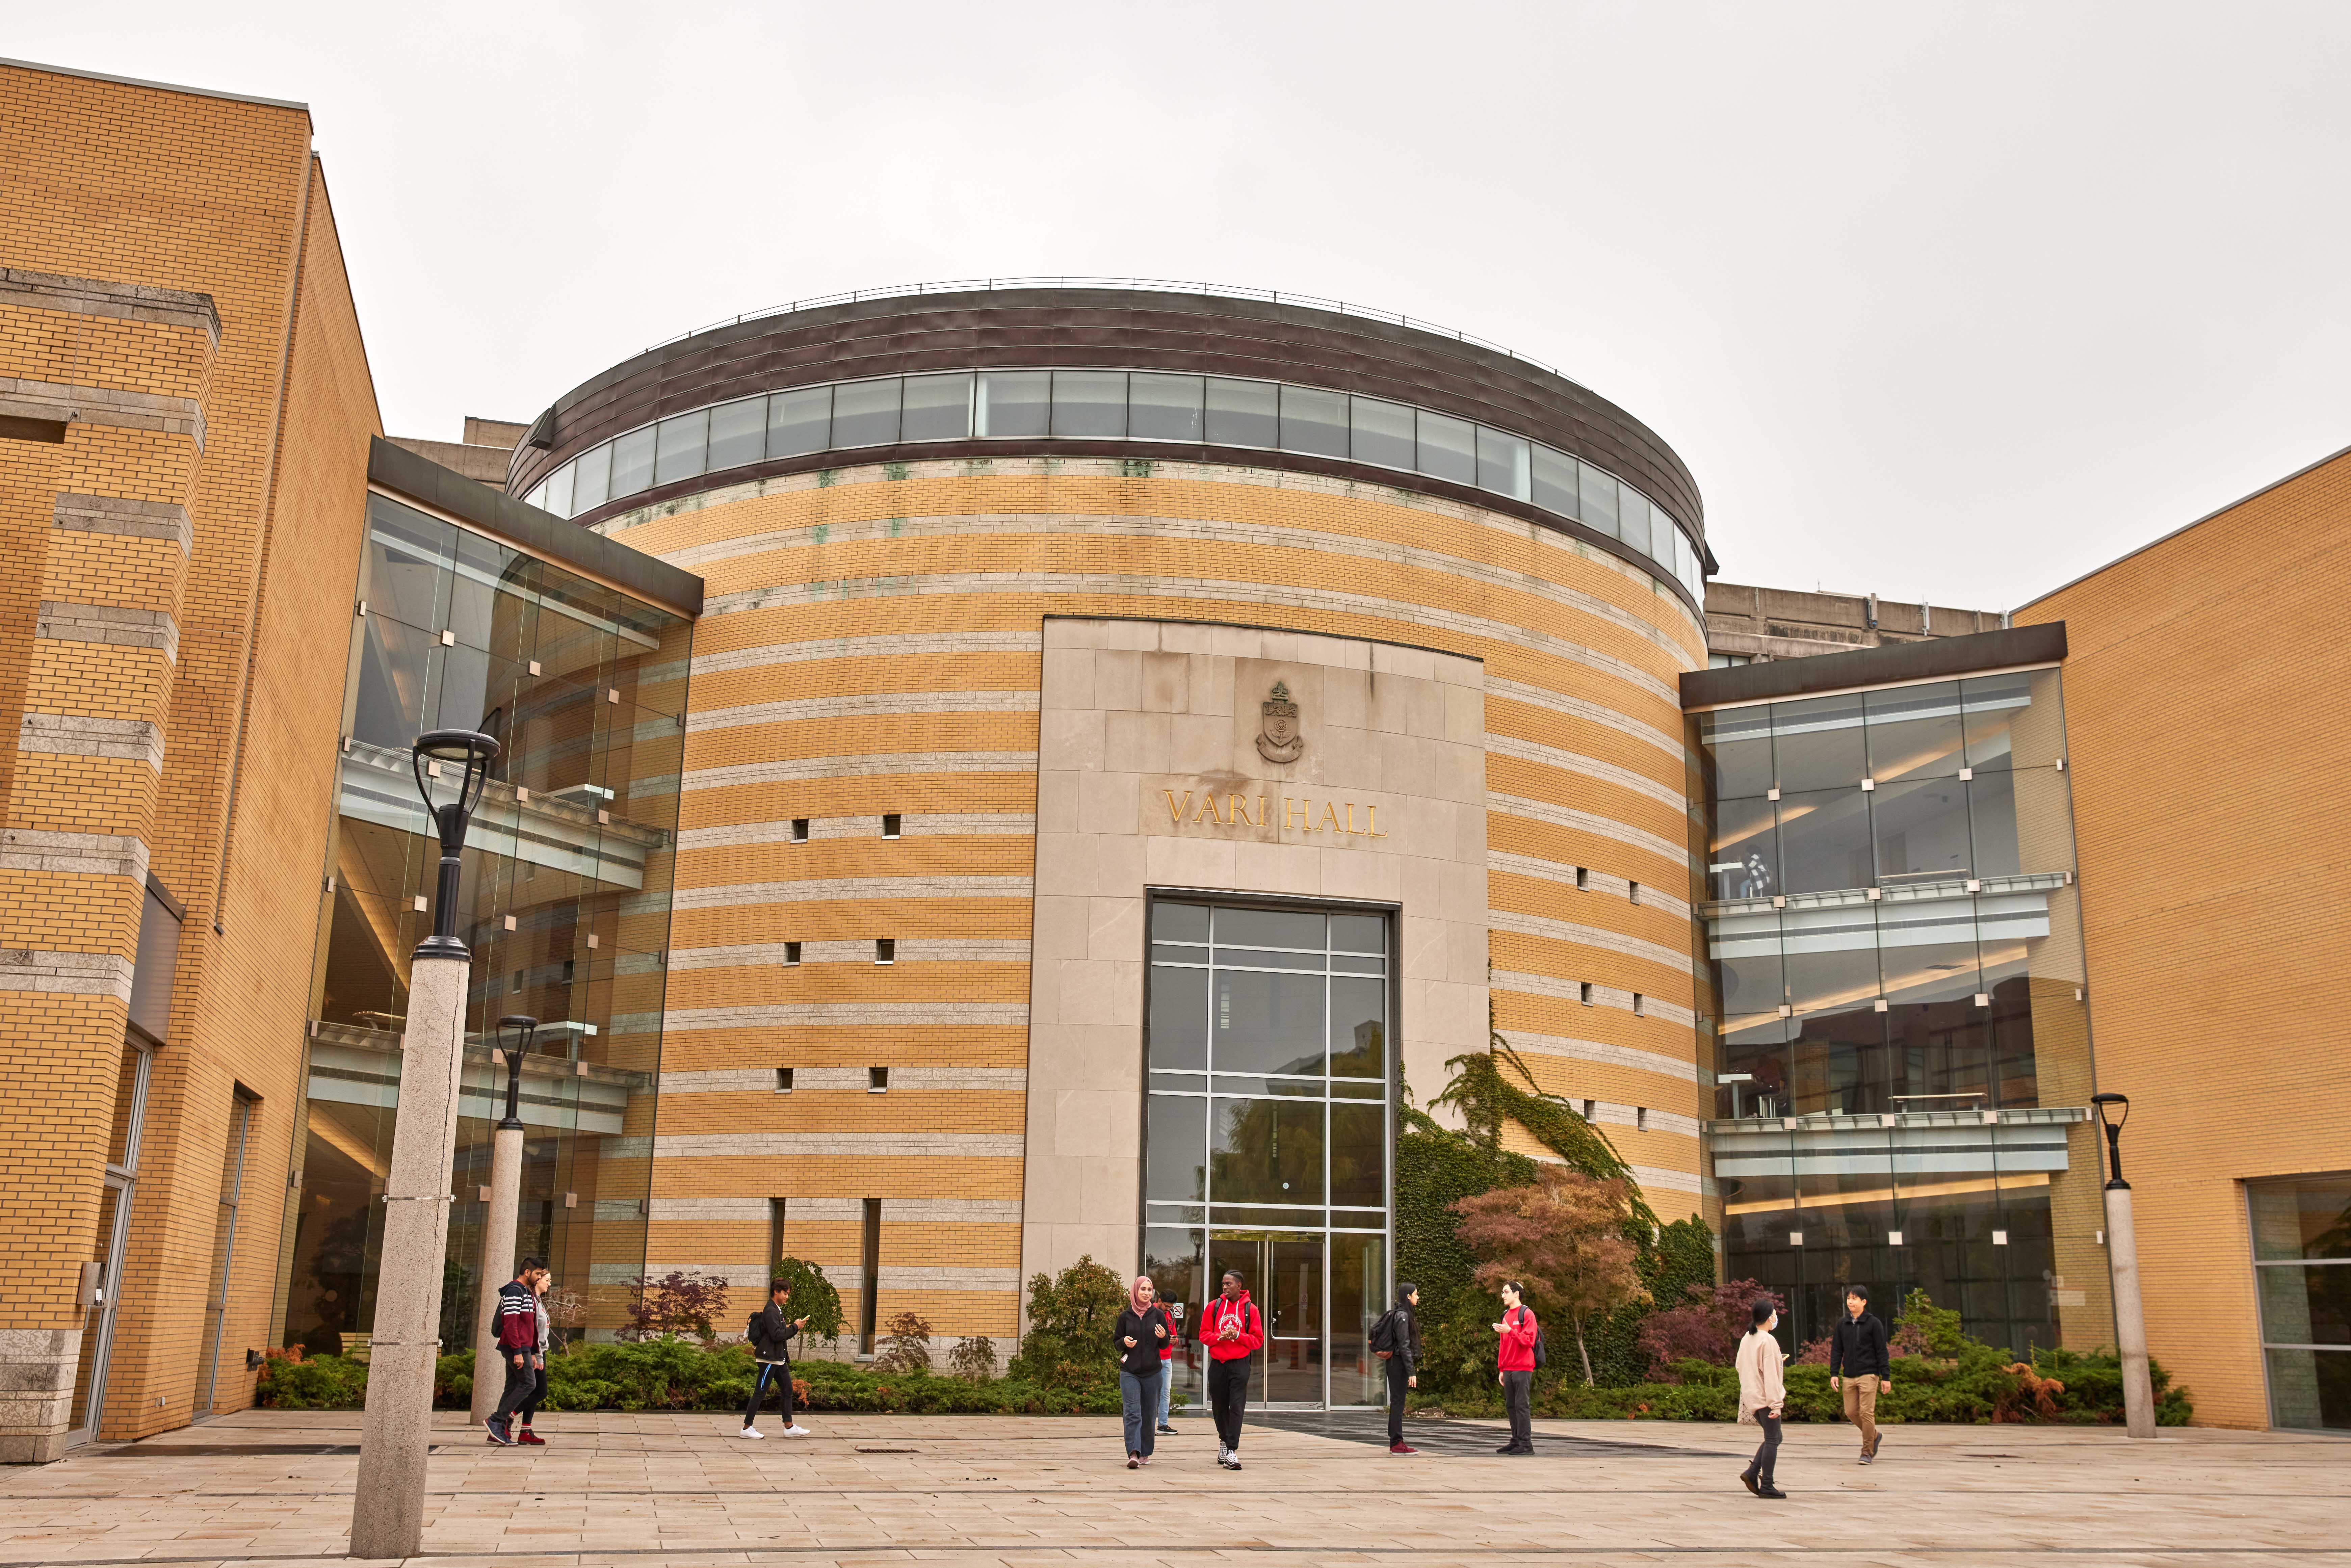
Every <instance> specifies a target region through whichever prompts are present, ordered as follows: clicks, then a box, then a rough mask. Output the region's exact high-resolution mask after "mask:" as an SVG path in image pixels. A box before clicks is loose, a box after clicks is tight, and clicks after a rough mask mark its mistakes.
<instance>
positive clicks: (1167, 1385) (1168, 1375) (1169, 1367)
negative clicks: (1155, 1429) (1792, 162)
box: [1159, 1361, 1175, 1427]
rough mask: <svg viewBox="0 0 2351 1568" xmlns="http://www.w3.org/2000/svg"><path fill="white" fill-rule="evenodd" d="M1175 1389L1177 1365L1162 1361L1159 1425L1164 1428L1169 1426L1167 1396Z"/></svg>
mask: <svg viewBox="0 0 2351 1568" xmlns="http://www.w3.org/2000/svg"><path fill="white" fill-rule="evenodd" d="M1174 1390H1175V1363H1174V1362H1172V1361H1162V1362H1161V1363H1160V1364H1159V1424H1160V1425H1161V1426H1163V1427H1165V1425H1167V1396H1168V1395H1169V1394H1170V1393H1172V1392H1173V1391H1174Z"/></svg>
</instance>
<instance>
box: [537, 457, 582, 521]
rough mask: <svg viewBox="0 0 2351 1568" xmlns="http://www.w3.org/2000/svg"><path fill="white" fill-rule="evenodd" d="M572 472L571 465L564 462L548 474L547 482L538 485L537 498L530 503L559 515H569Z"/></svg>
mask: <svg viewBox="0 0 2351 1568" xmlns="http://www.w3.org/2000/svg"><path fill="white" fill-rule="evenodd" d="M572 473H573V465H570V464H569V463H566V464H565V465H563V466H562V467H560V468H558V469H557V470H556V471H555V472H554V473H553V474H551V475H549V476H548V480H547V483H546V484H545V485H542V486H539V491H538V500H537V501H535V502H533V503H532V505H534V506H537V507H543V508H545V509H546V510H548V511H550V512H553V513H554V514H555V515H556V516H557V517H569V516H570V515H571V480H572Z"/></svg>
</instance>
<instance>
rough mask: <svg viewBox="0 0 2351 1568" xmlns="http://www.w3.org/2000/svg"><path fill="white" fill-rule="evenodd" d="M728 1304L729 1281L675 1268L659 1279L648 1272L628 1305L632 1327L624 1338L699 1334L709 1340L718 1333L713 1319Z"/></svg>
mask: <svg viewBox="0 0 2351 1568" xmlns="http://www.w3.org/2000/svg"><path fill="white" fill-rule="evenodd" d="M725 1305H726V1281H724V1280H719V1279H715V1278H713V1277H712V1276H710V1275H708V1274H695V1273H688V1272H687V1271H685V1270H683V1269H673V1270H670V1271H669V1272H668V1273H666V1274H664V1275H663V1276H662V1277H661V1278H659V1279H654V1278H653V1276H652V1275H650V1274H648V1275H645V1276H644V1277H643V1278H642V1279H640V1280H638V1281H637V1295H636V1300H635V1301H632V1302H631V1303H630V1304H629V1326H628V1327H626V1328H624V1329H622V1331H621V1337H622V1339H659V1338H660V1337H661V1336H662V1335H664V1334H671V1333H674V1334H685V1333H691V1334H696V1335H699V1336H700V1337H702V1338H704V1339H709V1338H710V1337H711V1336H712V1334H713V1333H715V1332H716V1331H714V1330H713V1329H712V1327H711V1322H710V1320H711V1318H712V1317H713V1316H714V1315H715V1314H716V1312H718V1311H719V1309H720V1308H722V1307H723V1306H725Z"/></svg>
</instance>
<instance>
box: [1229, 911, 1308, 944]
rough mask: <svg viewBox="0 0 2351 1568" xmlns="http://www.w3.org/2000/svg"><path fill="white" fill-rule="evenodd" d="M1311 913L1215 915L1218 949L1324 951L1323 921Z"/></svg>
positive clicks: (1280, 912)
mask: <svg viewBox="0 0 2351 1568" xmlns="http://www.w3.org/2000/svg"><path fill="white" fill-rule="evenodd" d="M1326 918H1327V917H1326V916H1324V915H1320V914H1317V913H1315V912H1313V911H1311V910H1297V909H1230V908H1222V907H1220V908H1218V909H1217V913H1216V931H1217V943H1218V944H1219V945H1220V946H1221V945H1223V944H1227V943H1229V944H1231V945H1232V946H1250V947H1290V948H1303V949H1305V950H1307V951H1310V952H1315V953H1320V952H1322V950H1323V936H1324V931H1325V926H1324V925H1323V922H1324V920H1325V919H1326Z"/></svg>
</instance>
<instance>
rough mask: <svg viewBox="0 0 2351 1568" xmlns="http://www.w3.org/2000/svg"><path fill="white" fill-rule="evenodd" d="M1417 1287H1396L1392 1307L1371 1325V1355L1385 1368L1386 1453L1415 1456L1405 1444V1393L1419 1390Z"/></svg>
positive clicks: (1410, 1447) (1415, 1449)
mask: <svg viewBox="0 0 2351 1568" xmlns="http://www.w3.org/2000/svg"><path fill="white" fill-rule="evenodd" d="M1419 1305H1420V1287H1419V1286H1417V1285H1411V1284H1405V1285H1398V1286H1397V1287H1396V1300H1395V1306H1393V1307H1390V1308H1389V1309H1388V1310H1387V1311H1386V1312H1384V1313H1383V1314H1382V1315H1381V1317H1380V1321H1379V1322H1375V1323H1374V1324H1373V1325H1372V1342H1371V1343H1372V1354H1374V1355H1376V1356H1378V1357H1379V1358H1380V1362H1381V1364H1383V1365H1384V1366H1385V1367H1386V1368H1387V1377H1388V1452H1389V1453H1391V1454H1416V1453H1418V1452H1420V1450H1419V1449H1418V1448H1414V1447H1412V1446H1411V1445H1410V1444H1408V1443H1406V1442H1405V1440H1404V1402H1405V1390H1406V1389H1408V1388H1417V1387H1419V1386H1420V1376H1419V1372H1420V1313H1419V1312H1418V1311H1417V1310H1416V1309H1417V1308H1418V1307H1419Z"/></svg>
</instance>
